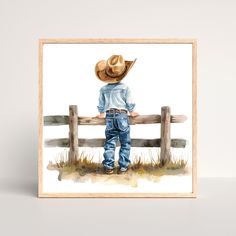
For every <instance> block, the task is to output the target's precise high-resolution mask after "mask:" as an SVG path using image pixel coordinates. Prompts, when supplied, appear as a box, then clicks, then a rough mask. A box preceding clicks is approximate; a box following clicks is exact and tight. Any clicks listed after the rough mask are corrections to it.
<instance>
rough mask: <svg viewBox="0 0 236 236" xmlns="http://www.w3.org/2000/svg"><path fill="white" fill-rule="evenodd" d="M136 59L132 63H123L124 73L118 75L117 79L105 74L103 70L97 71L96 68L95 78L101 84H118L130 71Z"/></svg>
mask: <svg viewBox="0 0 236 236" xmlns="http://www.w3.org/2000/svg"><path fill="white" fill-rule="evenodd" d="M135 61H136V59H135V60H134V61H125V71H124V73H123V74H122V75H119V76H117V77H111V76H109V75H108V74H107V73H106V70H105V68H104V69H103V70H99V69H98V68H96V70H95V73H96V76H97V77H98V79H100V80H101V81H103V82H106V83H110V84H111V83H118V82H120V81H121V80H122V79H123V78H124V77H125V76H126V75H127V74H128V72H129V71H130V69H131V68H132V66H133V65H134V63H135Z"/></svg>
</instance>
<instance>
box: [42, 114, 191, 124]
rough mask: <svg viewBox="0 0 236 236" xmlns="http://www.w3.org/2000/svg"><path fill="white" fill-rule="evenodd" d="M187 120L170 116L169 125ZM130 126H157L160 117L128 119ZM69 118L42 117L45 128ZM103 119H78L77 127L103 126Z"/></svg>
mask: <svg viewBox="0 0 236 236" xmlns="http://www.w3.org/2000/svg"><path fill="white" fill-rule="evenodd" d="M186 120H187V117H186V116H185V115H172V116H171V123H183V122H185V121H186ZM129 121H130V125H138V124H157V123H161V115H139V116H136V117H129ZM68 124H69V116H66V115H64V116H57V115H55V116H44V125H45V126H57V125H68ZM105 124H106V122H105V119H99V118H96V117H85V116H84V117H78V125H105Z"/></svg>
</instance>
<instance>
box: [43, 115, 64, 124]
mask: <svg viewBox="0 0 236 236" xmlns="http://www.w3.org/2000/svg"><path fill="white" fill-rule="evenodd" d="M43 118H44V126H58V125H68V124H69V116H44V117H43Z"/></svg>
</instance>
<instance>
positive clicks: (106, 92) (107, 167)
mask: <svg viewBox="0 0 236 236" xmlns="http://www.w3.org/2000/svg"><path fill="white" fill-rule="evenodd" d="M135 61H136V60H134V61H125V60H124V59H123V57H122V56H121V55H113V56H111V57H110V58H109V59H108V60H107V61H104V60H103V61H99V62H98V63H97V64H96V67H95V73H96V75H97V77H98V78H99V79H100V80H102V81H104V82H106V83H107V85H105V86H103V87H102V88H101V89H100V96H99V104H98V111H99V113H100V114H99V115H97V117H98V118H104V117H106V131H105V135H106V141H105V145H104V154H103V156H104V160H103V162H102V163H103V166H104V172H105V173H106V174H113V173H114V164H115V148H116V142H117V140H118V138H119V140H120V144H121V147H120V151H119V160H118V164H119V170H118V174H123V173H125V172H126V171H127V170H128V166H129V164H130V159H129V156H130V144H131V139H130V126H129V121H128V112H129V114H130V116H137V115H138V113H136V112H134V111H133V110H134V107H135V104H134V103H133V101H132V99H131V92H130V89H129V88H128V87H127V86H126V85H125V84H124V83H121V82H120V81H121V80H122V79H123V78H124V77H125V76H126V75H127V74H128V72H129V70H130V69H131V67H132V66H133V64H134V63H135Z"/></svg>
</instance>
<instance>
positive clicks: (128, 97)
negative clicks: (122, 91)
mask: <svg viewBox="0 0 236 236" xmlns="http://www.w3.org/2000/svg"><path fill="white" fill-rule="evenodd" d="M126 107H127V109H128V111H129V114H130V116H138V115H139V114H138V113H137V112H135V111H134V107H135V103H134V102H133V99H132V96H131V91H130V89H129V88H128V89H127V93H126Z"/></svg>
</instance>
